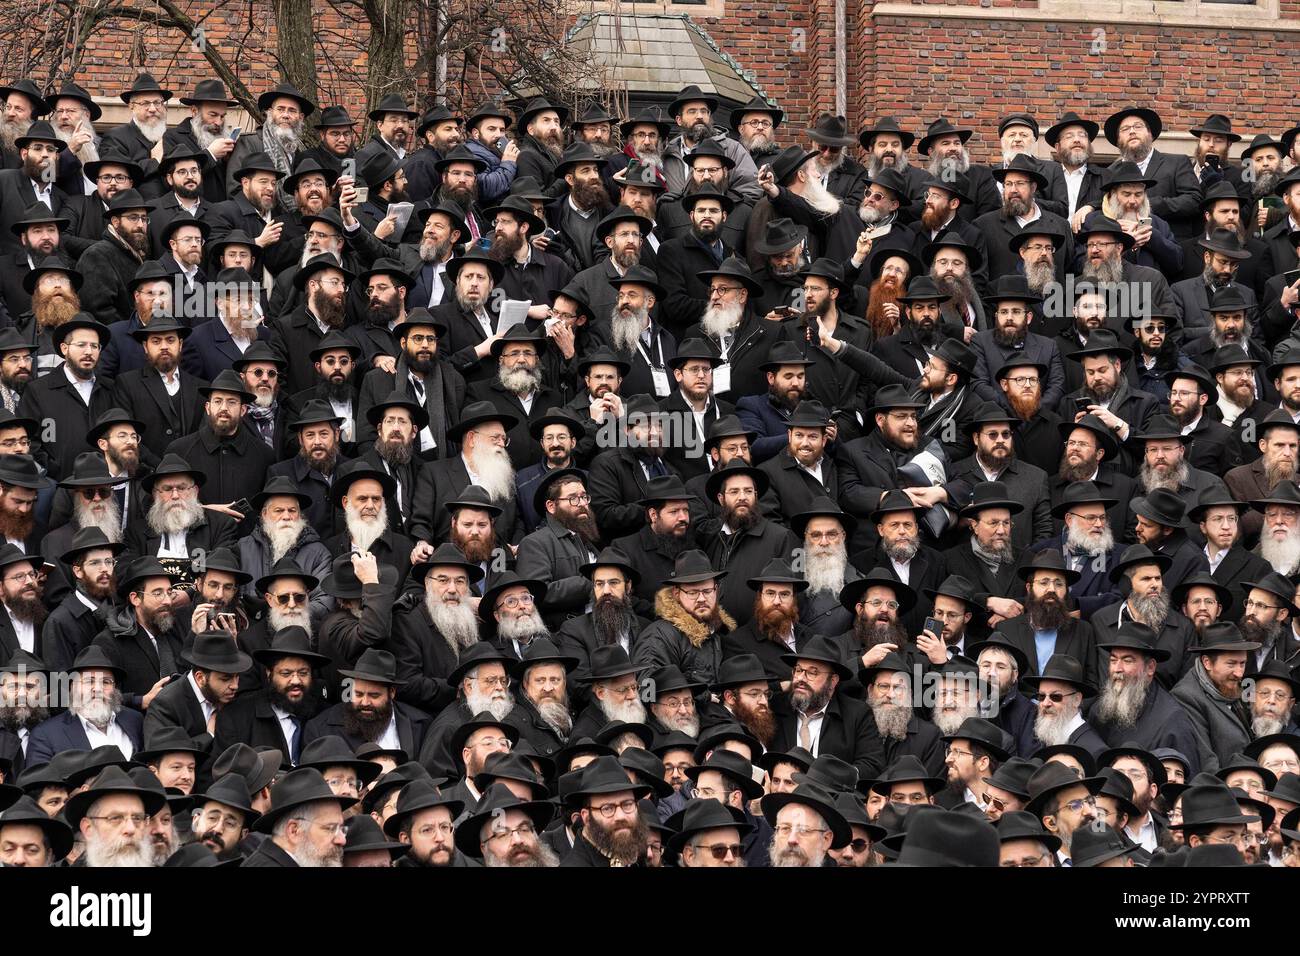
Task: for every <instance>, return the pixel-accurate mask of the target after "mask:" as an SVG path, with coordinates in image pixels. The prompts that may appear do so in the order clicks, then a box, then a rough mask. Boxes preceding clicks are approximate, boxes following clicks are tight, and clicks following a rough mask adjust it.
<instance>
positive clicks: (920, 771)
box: [871, 754, 948, 797]
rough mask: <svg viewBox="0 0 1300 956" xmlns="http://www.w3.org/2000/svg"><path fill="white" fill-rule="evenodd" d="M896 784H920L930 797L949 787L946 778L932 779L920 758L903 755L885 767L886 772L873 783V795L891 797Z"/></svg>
mask: <svg viewBox="0 0 1300 956" xmlns="http://www.w3.org/2000/svg"><path fill="white" fill-rule="evenodd" d="M896 783H920V784H922V785H923V786H924V787H925V792H926V793H927V794H929V795H930V796H934V795H935V794H936V793H939V792H941V791H942V790H943V789H944V787H946V786H948V780H947V778H946V777H932V776H931V775H930V771H928V770H926V769H925V764H923V763H921V761H920V759H919V758H918V757H915V756H913V755H912V754H903V755H902V756H900V757H898V758H897V759H896V760H894V762H893V763H891V764H889V766H887V767H885V769H884V771H883V772H882V773H881V774H880V776H878V777H877V778H876V779H875V780H874V781H872V783H871V790H872V792H873V793H879V794H882V795H884V796H886V797H887V796H889V791H890V788H892V787H893V786H894V784H896Z"/></svg>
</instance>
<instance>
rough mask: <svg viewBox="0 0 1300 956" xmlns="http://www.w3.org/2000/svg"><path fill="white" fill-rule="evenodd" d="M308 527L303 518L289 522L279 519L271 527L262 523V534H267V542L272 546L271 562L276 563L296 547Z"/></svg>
mask: <svg viewBox="0 0 1300 956" xmlns="http://www.w3.org/2000/svg"><path fill="white" fill-rule="evenodd" d="M306 527H307V522H306V521H304V520H303V519H302V518H298V519H296V520H294V521H291V522H288V523H284V522H280V521H277V522H275V524H273V525H272V526H271V527H269V528H268V527H267V526H266V525H265V524H263V525H262V534H264V535H266V540H267V543H268V544H270V546H271V561H270V563H271V564H275V562H277V561H279V560H280V559H281V558H283V557H284V556H285V555H286V554H288V553H289V552H290V551H292V550H293V549H294V547H295V546H296V545H297V544H298V539H299V538H301V537H302V533H303V530H304V529H305V528H306Z"/></svg>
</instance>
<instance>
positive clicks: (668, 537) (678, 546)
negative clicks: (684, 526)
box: [655, 534, 694, 558]
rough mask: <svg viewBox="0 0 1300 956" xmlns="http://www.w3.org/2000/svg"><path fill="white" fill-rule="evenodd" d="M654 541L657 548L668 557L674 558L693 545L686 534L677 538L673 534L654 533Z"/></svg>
mask: <svg viewBox="0 0 1300 956" xmlns="http://www.w3.org/2000/svg"><path fill="white" fill-rule="evenodd" d="M655 543H656V545H657V546H658V550H659V551H662V552H663V553H664V554H665V555H666V556H667V557H669V558H676V557H677V556H678V555H679V554H681V553H682V552H683V551H689V550H691V548H692V547H694V545H692V544H691V541H690V539H689V538H688V537H687V536H686V535H682V536H681V537H680V538H679V537H677V536H676V535H673V534H655Z"/></svg>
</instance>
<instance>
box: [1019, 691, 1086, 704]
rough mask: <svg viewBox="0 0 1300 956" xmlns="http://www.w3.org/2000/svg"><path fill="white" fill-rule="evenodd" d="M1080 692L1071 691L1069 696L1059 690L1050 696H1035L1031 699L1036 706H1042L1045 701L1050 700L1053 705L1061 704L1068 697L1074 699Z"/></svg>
mask: <svg viewBox="0 0 1300 956" xmlns="http://www.w3.org/2000/svg"><path fill="white" fill-rule="evenodd" d="M1077 693H1078V691H1071V692H1070V693H1068V694H1062V693H1061V692H1060V691H1059V690H1054V691H1052V692H1051V693H1050V694H1034V696H1032V697H1030V698H1029V699H1030V700H1032V701H1033V702H1034V703H1035V704H1041V703H1042V702H1043V701H1044V700H1050V701H1051V702H1052V703H1053V704H1059V703H1060V702H1061V701H1063V700H1065V698H1067V697H1073V696H1074V695H1075V694H1077Z"/></svg>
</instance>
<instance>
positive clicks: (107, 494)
mask: <svg viewBox="0 0 1300 956" xmlns="http://www.w3.org/2000/svg"><path fill="white" fill-rule="evenodd" d="M77 492H78V493H79V494H80V495H81V497H83V498H85V499H86V500H87V501H98V500H99V499H100V498H111V497H113V489H112V488H78V489H77Z"/></svg>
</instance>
